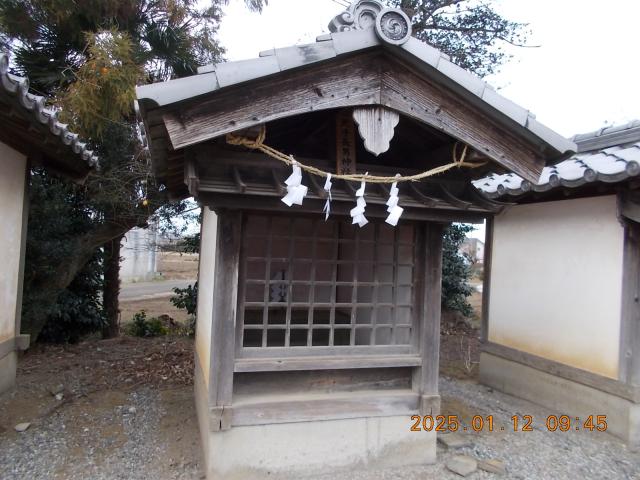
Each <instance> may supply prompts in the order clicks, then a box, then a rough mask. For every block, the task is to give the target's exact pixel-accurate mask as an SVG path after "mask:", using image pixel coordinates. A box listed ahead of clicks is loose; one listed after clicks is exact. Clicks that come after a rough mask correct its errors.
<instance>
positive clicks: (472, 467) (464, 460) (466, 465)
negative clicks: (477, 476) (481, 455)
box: [447, 455, 478, 477]
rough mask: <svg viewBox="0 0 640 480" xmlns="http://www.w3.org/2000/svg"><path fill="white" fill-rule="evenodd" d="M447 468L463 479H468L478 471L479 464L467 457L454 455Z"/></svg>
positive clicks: (448, 461)
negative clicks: (467, 477)
mask: <svg viewBox="0 0 640 480" xmlns="http://www.w3.org/2000/svg"><path fill="white" fill-rule="evenodd" d="M447 468H448V469H449V470H451V471H452V472H453V473H457V474H458V475H460V476H461V477H466V476H468V475H471V474H472V473H473V472H475V471H476V470H477V469H478V462H476V461H475V460H474V459H473V458H471V457H467V456H466V455H454V456H453V457H451V458H450V459H449V460H447Z"/></svg>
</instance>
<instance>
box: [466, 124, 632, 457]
mask: <svg viewBox="0 0 640 480" xmlns="http://www.w3.org/2000/svg"><path fill="white" fill-rule="evenodd" d="M574 140H575V141H576V143H577V145H578V154H576V155H575V156H574V157H573V158H571V159H569V160H566V161H564V162H562V163H560V164H558V165H556V166H553V167H547V168H545V170H544V172H543V174H542V177H541V179H540V181H539V182H538V184H531V183H530V182H527V181H523V180H522V179H521V178H519V177H517V176H516V175H510V174H506V175H494V176H491V177H488V178H485V179H482V180H480V181H477V182H475V185H476V187H478V188H480V189H482V190H484V191H485V192H486V193H487V194H489V195H490V196H492V197H494V198H498V199H499V200H501V201H509V202H510V201H515V202H517V205H516V206H513V207H511V208H509V209H507V210H506V211H504V212H503V213H501V214H499V215H497V216H496V217H495V218H494V219H493V220H492V221H490V222H489V225H488V230H487V244H488V248H487V261H486V266H485V272H486V274H485V278H486V279H487V282H488V283H487V285H486V286H485V289H484V301H485V305H484V319H483V320H484V322H483V346H482V354H481V359H480V377H481V381H482V382H484V383H486V384H488V385H490V386H492V387H494V388H497V389H499V390H502V391H505V392H508V393H511V394H514V395H516V396H520V397H524V398H527V399H529V400H532V401H534V402H536V403H539V404H541V405H544V406H547V407H549V408H551V409H553V410H555V411H557V412H561V413H563V414H566V415H569V416H570V417H571V418H572V419H575V418H579V419H581V420H576V425H575V427H576V428H582V427H583V426H584V425H582V424H580V421H584V420H586V419H588V418H589V416H590V415H596V416H597V415H606V417H607V418H606V421H607V431H609V432H610V433H613V434H615V435H618V436H620V437H622V438H623V439H625V440H627V441H628V442H629V444H630V445H632V446H633V447H640V303H639V300H638V299H639V297H640V122H632V123H630V124H628V125H623V126H620V127H610V128H605V129H602V130H599V131H597V132H593V133H590V134H585V135H578V136H576V137H575V138H574ZM489 272H490V274H489Z"/></svg>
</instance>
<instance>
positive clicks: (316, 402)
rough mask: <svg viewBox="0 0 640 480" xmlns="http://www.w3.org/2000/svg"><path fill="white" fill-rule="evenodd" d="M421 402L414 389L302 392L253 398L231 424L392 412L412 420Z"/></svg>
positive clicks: (242, 405) (235, 412)
mask: <svg viewBox="0 0 640 480" xmlns="http://www.w3.org/2000/svg"><path fill="white" fill-rule="evenodd" d="M258 398H260V397H258ZM419 401H420V399H419V396H418V395H417V394H416V393H415V392H412V391H411V390H391V391H389V390H386V391H385V390H371V391H362V392H351V393H344V392H342V393H339V394H306V395H304V394H303V395H300V394H298V395H295V396H293V395H290V396H288V400H285V401H283V400H279V401H278V400H276V399H272V400H269V398H268V397H266V398H263V399H262V400H253V399H251V398H250V399H247V401H246V402H244V401H243V402H241V403H239V404H238V405H236V406H235V407H234V409H233V418H232V421H231V423H232V425H233V426H245V425H271V424H275V423H290V422H313V421H327V420H339V419H346V418H363V417H367V418H370V417H388V416H391V415H407V420H409V416H410V415H412V414H415V413H417V412H418V408H419ZM407 428H408V427H407Z"/></svg>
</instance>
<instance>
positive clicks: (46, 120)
mask: <svg viewBox="0 0 640 480" xmlns="http://www.w3.org/2000/svg"><path fill="white" fill-rule="evenodd" d="M8 72H9V58H8V56H7V55H6V54H0V265H2V268H1V269H0V392H2V391H5V390H7V389H8V388H10V387H11V386H12V385H13V384H14V382H15V376H16V365H17V359H18V355H17V351H19V350H24V349H26V348H27V347H28V346H29V336H28V335H21V334H20V317H21V310H22V280H23V271H24V255H25V241H26V233H27V217H28V192H27V189H28V184H29V176H28V172H29V168H30V167H32V166H36V165H44V166H45V167H47V168H48V169H50V170H52V171H55V172H57V173H59V174H61V175H62V176H65V177H67V178H70V179H72V180H75V181H81V180H83V179H84V178H85V177H86V175H87V174H88V173H89V171H90V169H91V167H92V166H93V165H95V164H96V161H97V159H96V157H94V155H93V153H92V152H91V151H90V150H88V149H87V148H86V146H85V144H84V143H82V142H80V141H79V139H78V136H77V135H76V134H73V133H71V132H69V131H68V130H67V128H66V125H63V124H61V123H59V122H58V121H57V119H56V112H55V111H53V110H50V109H48V108H45V99H44V98H43V97H39V96H36V95H31V94H29V93H28V91H29V82H28V80H27V79H26V78H20V77H16V76H14V75H11V74H9V73H8Z"/></svg>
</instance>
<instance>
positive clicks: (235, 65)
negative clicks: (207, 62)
mask: <svg viewBox="0 0 640 480" xmlns="http://www.w3.org/2000/svg"><path fill="white" fill-rule="evenodd" d="M279 63H280V62H279V59H278V58H276V57H273V56H272V57H260V58H255V59H252V60H242V61H239V62H228V63H219V64H217V65H216V66H215V70H214V71H215V74H216V76H217V78H218V85H219V88H224V87H228V86H230V85H236V84H238V83H242V82H248V81H249V80H253V79H256V78H261V77H266V76H268V75H273V74H274V73H278V72H280V70H281V69H280V65H279ZM204 93H207V92H204ZM192 96H195V95H192Z"/></svg>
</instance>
